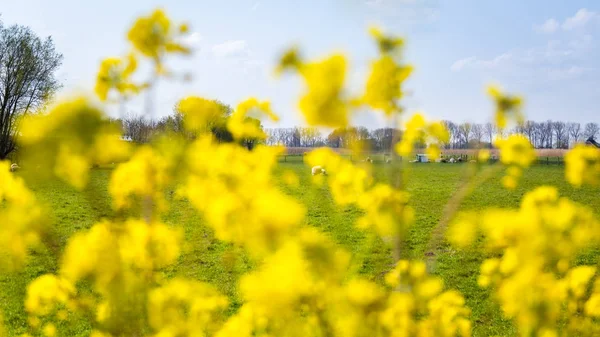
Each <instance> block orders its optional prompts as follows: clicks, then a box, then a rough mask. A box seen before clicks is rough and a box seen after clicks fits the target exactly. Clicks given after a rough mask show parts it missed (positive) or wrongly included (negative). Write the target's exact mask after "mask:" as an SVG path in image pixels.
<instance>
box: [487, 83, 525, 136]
mask: <svg viewBox="0 0 600 337" xmlns="http://www.w3.org/2000/svg"><path fill="white" fill-rule="evenodd" d="M487 93H488V95H489V96H491V97H492V99H493V100H494V103H495V105H496V112H495V118H496V125H497V126H498V127H499V128H500V129H504V128H505V127H506V125H507V122H508V120H509V119H512V120H513V121H515V122H516V123H518V124H521V123H523V114H522V112H521V105H522V104H523V100H522V99H521V98H520V97H518V96H511V95H506V94H504V93H502V91H501V90H500V88H498V87H496V86H489V87H488V88H487Z"/></svg>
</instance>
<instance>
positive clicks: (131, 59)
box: [94, 54, 141, 101]
mask: <svg viewBox="0 0 600 337" xmlns="http://www.w3.org/2000/svg"><path fill="white" fill-rule="evenodd" d="M123 63H124V62H123V60H121V59H120V58H107V59H104V60H103V61H102V63H101V64H100V70H99V71H98V75H97V76H96V87H95V89H94V90H95V92H96V95H98V97H99V98H100V99H101V100H103V101H105V100H106V99H107V98H108V93H109V92H110V90H112V89H115V90H117V91H118V92H119V93H121V94H123V95H125V96H126V95H127V94H129V93H134V94H135V93H137V92H139V90H140V88H141V87H140V86H137V85H135V84H133V83H132V82H131V81H130V77H131V75H132V74H133V73H134V72H135V70H136V69H137V60H136V58H135V55H133V54H129V56H128V57H127V64H125V65H124V64H123Z"/></svg>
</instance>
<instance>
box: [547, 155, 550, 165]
mask: <svg viewBox="0 0 600 337" xmlns="http://www.w3.org/2000/svg"><path fill="white" fill-rule="evenodd" d="M546 165H550V159H549V157H546Z"/></svg>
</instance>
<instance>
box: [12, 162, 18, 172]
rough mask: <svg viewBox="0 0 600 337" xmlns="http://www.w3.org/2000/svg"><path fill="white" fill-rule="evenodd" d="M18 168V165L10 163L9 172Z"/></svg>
mask: <svg viewBox="0 0 600 337" xmlns="http://www.w3.org/2000/svg"><path fill="white" fill-rule="evenodd" d="M18 169H20V167H19V165H17V164H16V163H13V164H11V165H10V172H15V171H16V170H18Z"/></svg>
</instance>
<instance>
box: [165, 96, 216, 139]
mask: <svg viewBox="0 0 600 337" xmlns="http://www.w3.org/2000/svg"><path fill="white" fill-rule="evenodd" d="M175 111H177V113H179V114H181V115H183V123H184V127H185V128H186V130H188V131H208V128H209V127H210V126H212V125H214V124H215V123H216V122H218V121H219V119H220V118H223V117H224V115H223V111H222V110H221V107H220V106H219V105H218V104H217V102H215V101H213V100H209V99H206V98H202V97H198V96H188V97H186V98H184V99H182V100H180V101H179V102H178V103H177V107H176V110H175Z"/></svg>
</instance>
